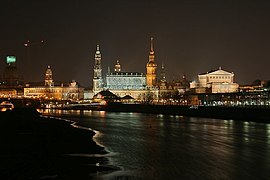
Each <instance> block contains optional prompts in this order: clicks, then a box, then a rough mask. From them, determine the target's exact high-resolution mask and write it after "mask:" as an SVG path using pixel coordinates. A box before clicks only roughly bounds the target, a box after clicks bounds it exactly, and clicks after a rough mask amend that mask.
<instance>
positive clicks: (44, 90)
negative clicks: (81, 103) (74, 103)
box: [24, 66, 84, 100]
mask: <svg viewBox="0 0 270 180" xmlns="http://www.w3.org/2000/svg"><path fill="white" fill-rule="evenodd" d="M52 74H53V73H52V69H51V66H48V67H47V69H46V72H45V81H44V82H40V83H39V82H36V83H27V84H26V87H25V88H24V96H25V97H29V98H44V99H56V100H78V99H83V98H84V88H82V87H80V86H79V85H78V84H77V82H75V81H74V80H73V81H72V82H70V83H58V84H57V83H54V81H53V78H52Z"/></svg>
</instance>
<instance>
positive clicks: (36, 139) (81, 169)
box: [0, 108, 117, 179]
mask: <svg viewBox="0 0 270 180" xmlns="http://www.w3.org/2000/svg"><path fill="white" fill-rule="evenodd" d="M0 123H1V126H0V135H1V138H0V144H1V148H0V152H1V153H0V179H89V178H90V177H95V176H96V175H97V173H102V172H110V171H114V170H116V169H117V168H115V167H111V166H109V165H108V160H107V158H105V157H104V156H105V154H106V153H107V152H106V151H105V150H104V148H103V147H100V146H98V145H97V144H96V143H95V142H94V141H93V140H92V137H93V136H94V135H95V133H94V132H93V131H90V130H85V129H78V128H75V127H73V126H72V125H71V124H72V122H68V121H63V120H57V119H54V118H45V117H41V116H40V114H39V113H38V112H37V111H36V110H34V109H29V108H17V109H16V108H15V109H13V110H12V111H6V112H1V113H0Z"/></svg>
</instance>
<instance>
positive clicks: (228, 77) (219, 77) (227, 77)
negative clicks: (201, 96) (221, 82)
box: [209, 76, 231, 79]
mask: <svg viewBox="0 0 270 180" xmlns="http://www.w3.org/2000/svg"><path fill="white" fill-rule="evenodd" d="M209 78H210V79H231V76H210V77H209Z"/></svg>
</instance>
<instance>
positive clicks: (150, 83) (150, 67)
mask: <svg viewBox="0 0 270 180" xmlns="http://www.w3.org/2000/svg"><path fill="white" fill-rule="evenodd" d="M156 71H157V64H156V63H155V52H154V47H153V38H152V37H151V42H150V53H149V61H148V63H147V64H146V85H147V87H149V88H153V87H156V85H157V74H156Z"/></svg>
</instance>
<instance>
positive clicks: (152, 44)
mask: <svg viewBox="0 0 270 180" xmlns="http://www.w3.org/2000/svg"><path fill="white" fill-rule="evenodd" d="M153 40H154V38H153V37H151V39H150V53H149V62H152V63H153V62H155V51H154V42H153Z"/></svg>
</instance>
